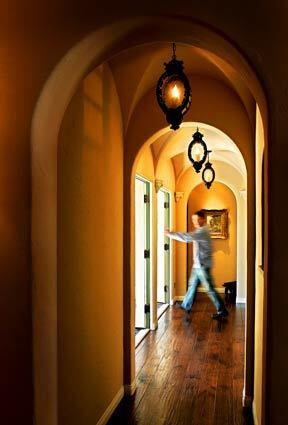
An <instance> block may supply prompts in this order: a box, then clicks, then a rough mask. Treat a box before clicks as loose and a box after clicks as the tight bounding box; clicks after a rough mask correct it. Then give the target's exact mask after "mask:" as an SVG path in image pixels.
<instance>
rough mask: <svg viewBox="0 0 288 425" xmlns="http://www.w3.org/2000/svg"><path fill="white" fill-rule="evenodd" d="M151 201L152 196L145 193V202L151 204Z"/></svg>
mask: <svg viewBox="0 0 288 425" xmlns="http://www.w3.org/2000/svg"><path fill="white" fill-rule="evenodd" d="M149 202H150V197H149V195H147V194H145V195H144V204H149Z"/></svg>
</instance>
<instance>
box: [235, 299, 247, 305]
mask: <svg viewBox="0 0 288 425" xmlns="http://www.w3.org/2000/svg"><path fill="white" fill-rule="evenodd" d="M236 304H246V298H238V297H236Z"/></svg>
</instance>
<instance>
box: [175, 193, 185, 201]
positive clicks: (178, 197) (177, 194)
mask: <svg viewBox="0 0 288 425" xmlns="http://www.w3.org/2000/svg"><path fill="white" fill-rule="evenodd" d="M183 196H184V192H174V199H175V202H179V201H180V199H182V198H183Z"/></svg>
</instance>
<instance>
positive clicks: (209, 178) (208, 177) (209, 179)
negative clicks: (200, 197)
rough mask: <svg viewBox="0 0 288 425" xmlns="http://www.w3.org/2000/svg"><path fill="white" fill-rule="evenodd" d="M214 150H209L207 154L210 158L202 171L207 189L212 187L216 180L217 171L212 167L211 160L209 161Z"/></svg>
mask: <svg viewBox="0 0 288 425" xmlns="http://www.w3.org/2000/svg"><path fill="white" fill-rule="evenodd" d="M211 152H212V151H207V155H208V160H207V162H206V164H205V168H204V170H203V172H202V180H203V182H204V183H205V186H206V187H207V189H210V187H211V185H212V183H213V181H214V180H215V171H214V169H213V167H212V164H211V162H209V153H211Z"/></svg>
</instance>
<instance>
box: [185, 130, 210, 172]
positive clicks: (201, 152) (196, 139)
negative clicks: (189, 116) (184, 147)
mask: <svg viewBox="0 0 288 425" xmlns="http://www.w3.org/2000/svg"><path fill="white" fill-rule="evenodd" d="M192 137H193V140H192V141H191V142H190V144H189V147H188V157H189V159H190V161H191V162H192V165H193V167H194V169H195V171H196V173H199V172H200V170H201V168H202V165H203V164H204V162H205V161H206V158H207V153H208V151H207V145H206V143H205V142H204V140H203V134H201V133H200V131H199V130H198V128H197V131H196V132H195V133H194V134H193V136H192Z"/></svg>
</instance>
